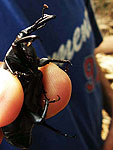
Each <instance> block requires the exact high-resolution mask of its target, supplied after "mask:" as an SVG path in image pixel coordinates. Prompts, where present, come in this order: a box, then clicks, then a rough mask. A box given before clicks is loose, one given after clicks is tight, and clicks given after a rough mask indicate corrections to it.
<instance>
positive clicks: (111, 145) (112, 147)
mask: <svg viewBox="0 0 113 150" xmlns="http://www.w3.org/2000/svg"><path fill="white" fill-rule="evenodd" d="M103 150H113V121H112V122H111V125H110V130H109V134H108V137H107V139H106V141H105V143H104V146H103Z"/></svg>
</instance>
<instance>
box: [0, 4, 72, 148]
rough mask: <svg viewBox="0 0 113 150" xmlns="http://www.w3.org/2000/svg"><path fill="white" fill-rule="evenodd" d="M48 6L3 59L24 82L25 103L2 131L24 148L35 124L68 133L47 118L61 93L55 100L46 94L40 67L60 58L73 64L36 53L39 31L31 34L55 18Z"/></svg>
mask: <svg viewBox="0 0 113 150" xmlns="http://www.w3.org/2000/svg"><path fill="white" fill-rule="evenodd" d="M47 8H48V6H47V5H46V4H44V6H43V9H42V16H41V18H39V19H38V20H37V21H36V22H35V23H34V24H33V25H31V26H29V27H27V28H26V29H24V30H22V31H21V32H20V33H19V34H18V35H17V37H16V39H15V41H14V42H13V43H12V45H11V47H10V49H9V50H8V52H7V53H6V56H5V59H4V66H3V68H4V69H6V70H8V71H10V72H11V73H12V74H13V75H16V76H17V77H18V79H19V80H20V82H21V84H22V87H23V90H24V104H23V106H22V109H21V112H20V114H19V116H18V117H17V118H16V120H15V121H13V122H12V123H11V124H9V125H7V126H4V127H2V131H3V134H4V138H5V139H6V141H7V142H8V143H10V144H12V145H14V146H16V147H18V148H21V149H27V148H29V147H30V145H31V139H32V128H33V126H34V125H35V124H37V125H43V126H46V127H47V128H49V129H51V130H53V131H55V132H56V133H58V134H61V135H64V136H69V135H68V134H64V133H62V132H60V131H59V130H57V129H55V128H53V127H51V126H49V125H48V124H46V122H45V116H46V113H47V110H48V106H49V104H50V103H54V102H57V101H59V100H60V96H58V98H57V99H54V100H49V99H48V98H47V96H46V92H45V90H44V86H43V83H42V76H43V74H42V72H41V71H40V70H39V69H38V67H42V66H44V65H46V64H48V63H50V62H58V63H66V64H67V69H68V66H69V64H71V63H70V61H69V60H56V59H49V58H41V59H40V58H39V57H37V55H36V51H35V49H34V47H33V46H32V42H34V41H35V40H36V39H39V37H38V36H37V35H31V33H32V32H34V31H35V30H39V29H40V28H42V27H44V26H45V25H46V23H47V22H48V21H49V20H52V19H54V18H55V15H48V14H45V13H44V12H45V9H47ZM42 94H43V95H44V101H45V103H44V107H43V108H42V106H41V104H40V101H41V96H42ZM70 137H72V136H70Z"/></svg>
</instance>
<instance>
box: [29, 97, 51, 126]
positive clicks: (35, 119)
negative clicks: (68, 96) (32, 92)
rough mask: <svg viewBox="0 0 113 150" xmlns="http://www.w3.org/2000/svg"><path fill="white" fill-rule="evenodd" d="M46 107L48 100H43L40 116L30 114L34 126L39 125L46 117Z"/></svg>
mask: <svg viewBox="0 0 113 150" xmlns="http://www.w3.org/2000/svg"><path fill="white" fill-rule="evenodd" d="M48 106H49V99H46V98H45V105H44V110H43V113H42V115H41V116H38V115H37V114H35V113H33V112H30V116H31V117H32V118H31V119H32V121H33V122H34V123H36V124H40V123H41V122H42V121H43V120H44V119H45V116H46V113H47V110H48Z"/></svg>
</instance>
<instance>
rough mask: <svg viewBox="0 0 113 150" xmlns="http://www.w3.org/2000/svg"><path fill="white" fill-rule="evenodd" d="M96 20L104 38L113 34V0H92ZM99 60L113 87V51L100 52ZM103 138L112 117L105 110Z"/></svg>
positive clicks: (105, 135)
mask: <svg viewBox="0 0 113 150" xmlns="http://www.w3.org/2000/svg"><path fill="white" fill-rule="evenodd" d="M92 5H93V9H94V12H95V16H96V20H97V23H98V26H99V28H100V31H101V33H102V35H103V38H106V37H107V36H112V35H113V0H92ZM96 58H97V61H98V63H99V65H100V67H101V69H102V71H103V72H104V73H105V77H106V78H107V79H108V81H110V84H111V87H112V88H113V53H110V54H105V53H100V54H97V55H96ZM102 114H103V121H102V122H103V123H102V134H101V135H102V139H103V140H105V139H106V137H107V135H108V132H109V126H110V121H111V118H110V117H109V115H108V114H107V112H106V111H105V110H103V111H102Z"/></svg>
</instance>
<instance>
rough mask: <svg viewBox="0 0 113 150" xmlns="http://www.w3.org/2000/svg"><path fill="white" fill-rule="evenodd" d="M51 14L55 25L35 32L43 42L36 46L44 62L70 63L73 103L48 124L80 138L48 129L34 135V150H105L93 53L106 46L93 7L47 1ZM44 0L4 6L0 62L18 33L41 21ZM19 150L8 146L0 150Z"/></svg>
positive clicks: (80, 1) (76, 0)
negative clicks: (68, 136) (66, 60)
mask: <svg viewBox="0 0 113 150" xmlns="http://www.w3.org/2000/svg"><path fill="white" fill-rule="evenodd" d="M46 3H47V4H48V5H49V9H48V10H47V13H48V14H55V15H56V16H57V17H56V19H55V20H52V21H50V22H48V24H47V26H46V27H45V28H43V29H42V30H40V31H38V32H36V33H37V34H38V35H39V36H40V38H41V39H42V42H41V43H40V41H37V42H35V45H34V46H35V48H36V50H37V54H38V56H39V57H44V56H46V57H47V56H49V57H51V58H58V59H69V60H71V62H72V64H73V67H71V68H70V71H69V74H70V78H71V80H72V86H73V90H72V97H71V100H70V102H69V104H68V105H67V107H66V108H65V109H64V110H63V111H61V112H60V113H58V114H57V115H56V116H54V117H52V118H50V119H48V120H47V123H48V124H49V125H51V126H53V127H55V128H57V129H58V130H61V131H62V132H63V133H69V134H70V135H73V134H76V138H75V139H72V138H66V137H63V136H62V135H58V134H56V133H54V132H53V131H51V130H49V129H47V128H45V127H43V126H35V127H34V129H33V141H32V147H31V149H32V150H38V149H39V150H45V149H46V150H52V149H54V150H69V149H71V150H75V149H77V150H100V149H101V146H102V141H101V121H102V116H101V110H102V102H101V99H102V98H101V89H100V83H99V80H98V72H97V70H96V64H95V61H94V56H93V51H94V48H95V47H96V46H98V45H99V44H100V42H101V41H102V38H101V35H100V33H99V30H98V27H97V25H96V22H95V18H94V15H93V11H92V9H91V6H90V3H89V1H86V0H71V1H70V0H60V1H55V0H47V1H46ZM42 6H43V1H41V0H33V1H31V0H24V1H20V0H16V1H15V0H10V1H9V0H7V1H4V0H1V1H0V8H1V10H0V20H1V23H0V38H1V40H0V49H1V50H0V60H3V58H4V56H5V53H6V51H7V50H8V48H9V47H10V45H11V43H12V42H13V41H14V39H15V37H16V35H17V34H18V32H20V31H21V30H22V29H24V28H26V27H27V26H29V25H31V24H32V23H33V22H35V20H36V19H37V18H39V17H40V16H41V9H42ZM6 149H7V150H16V148H15V147H13V146H11V145H9V144H8V143H6V141H5V140H4V141H3V143H2V144H1V145H0V150H6Z"/></svg>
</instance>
